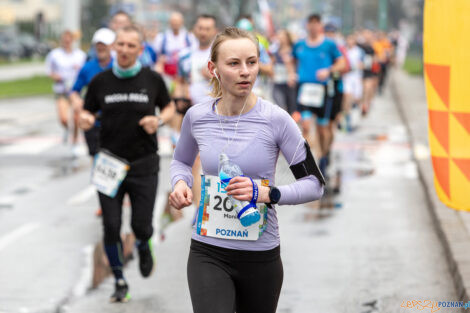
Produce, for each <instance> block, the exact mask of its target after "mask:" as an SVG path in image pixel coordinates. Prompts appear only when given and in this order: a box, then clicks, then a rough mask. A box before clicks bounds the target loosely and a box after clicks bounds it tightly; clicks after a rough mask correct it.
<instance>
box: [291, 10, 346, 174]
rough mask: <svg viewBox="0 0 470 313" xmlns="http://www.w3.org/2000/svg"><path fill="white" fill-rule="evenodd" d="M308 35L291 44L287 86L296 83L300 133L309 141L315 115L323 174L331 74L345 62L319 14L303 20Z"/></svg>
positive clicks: (330, 99)
mask: <svg viewBox="0 0 470 313" xmlns="http://www.w3.org/2000/svg"><path fill="white" fill-rule="evenodd" d="M307 32H308V36H307V38H306V39H304V40H300V41H299V42H297V43H296V44H295V45H294V48H293V51H292V56H293V61H294V62H291V64H289V66H288V70H289V85H291V86H293V85H295V83H296V82H297V90H298V95H297V110H298V111H300V112H301V116H302V133H303V136H304V138H305V139H306V140H308V141H309V142H312V140H310V138H309V137H310V129H311V117H312V114H313V115H316V117H317V123H316V124H317V133H318V139H319V148H320V156H321V158H320V169H321V170H322V173H323V175H325V174H326V173H325V170H326V165H327V158H326V155H327V154H328V150H329V143H330V138H331V136H332V129H331V127H330V116H331V114H332V109H333V96H334V86H331V85H332V84H331V83H329V82H332V80H331V79H330V78H331V74H332V73H333V72H341V71H342V70H343V69H344V68H345V67H346V62H345V60H344V58H343V56H342V55H341V52H340V51H339V49H338V47H337V45H336V43H335V42H334V41H333V40H331V39H328V38H325V35H324V34H323V24H322V22H321V16H320V15H317V14H312V15H310V16H309V17H308V19H307Z"/></svg>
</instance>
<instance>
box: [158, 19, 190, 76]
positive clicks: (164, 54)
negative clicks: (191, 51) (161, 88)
mask: <svg viewBox="0 0 470 313" xmlns="http://www.w3.org/2000/svg"><path fill="white" fill-rule="evenodd" d="M169 24H170V29H168V30H166V31H165V32H163V33H160V34H158V35H157V37H156V38H155V40H154V45H153V48H154V50H155V51H156V52H157V55H158V61H157V64H156V65H155V69H156V71H157V72H158V73H160V74H164V75H165V76H167V78H169V79H170V81H171V80H173V79H174V78H175V77H176V76H177V74H178V54H179V52H180V51H181V50H182V49H184V48H187V47H191V46H192V44H193V42H194V37H193V36H192V35H191V34H190V33H188V31H187V30H186V29H185V28H184V26H183V24H184V19H183V15H182V14H181V13H179V12H174V13H172V14H171V16H170V20H169Z"/></svg>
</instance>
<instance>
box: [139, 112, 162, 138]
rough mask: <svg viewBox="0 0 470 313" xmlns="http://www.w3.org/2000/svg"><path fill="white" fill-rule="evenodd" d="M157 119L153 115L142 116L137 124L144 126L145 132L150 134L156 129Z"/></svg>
mask: <svg viewBox="0 0 470 313" xmlns="http://www.w3.org/2000/svg"><path fill="white" fill-rule="evenodd" d="M158 124H159V119H158V117H157V116H155V115H147V116H144V117H143V118H142V119H141V120H140V121H139V125H140V126H142V127H143V128H144V130H145V131H146V132H147V134H149V135H152V134H155V132H156V131H157V128H158Z"/></svg>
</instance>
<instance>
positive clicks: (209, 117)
mask: <svg viewBox="0 0 470 313" xmlns="http://www.w3.org/2000/svg"><path fill="white" fill-rule="evenodd" d="M214 105H215V101H214V100H211V101H208V102H204V103H200V104H197V105H195V106H193V107H191V108H190V109H189V110H188V112H187V113H186V115H185V117H184V119H183V125H182V128H181V137H180V139H179V141H178V144H177V145H176V149H175V153H174V156H173V161H172V162H171V169H170V171H171V184H172V186H173V187H174V186H175V184H176V183H177V182H178V181H179V180H184V181H185V182H186V183H187V184H188V186H190V187H191V186H192V184H193V177H192V172H191V168H192V165H193V162H194V159H195V158H196V155H197V153H198V152H199V153H200V159H201V164H202V170H203V173H204V174H205V175H213V176H218V162H219V155H220V153H221V152H222V150H223V149H224V148H225V153H226V154H227V155H228V157H229V158H230V159H231V160H232V161H233V162H234V163H236V164H238V165H239V166H240V167H241V169H242V171H243V174H244V175H245V176H249V177H251V178H253V179H269V181H270V185H275V172H276V163H277V160H278V157H279V152H282V154H283V155H284V157H285V158H286V160H287V161H288V162H289V163H290V164H297V163H299V162H301V161H303V160H305V157H306V151H305V146H304V143H303V142H304V141H303V140H304V139H303V138H302V135H301V133H300V130H299V128H298V127H297V125H296V123H295V122H294V120H292V118H291V117H290V116H289V114H288V113H287V112H285V111H284V110H282V109H281V108H279V107H278V106H276V105H274V104H272V103H271V102H268V101H266V100H264V99H261V98H258V100H257V102H256V104H255V106H254V107H253V108H252V109H251V110H250V111H249V112H247V113H245V114H243V115H241V117H240V121H239V123H238V130H237V132H236V136H235V138H234V139H233V141H232V142H231V144H230V145H229V146H226V145H227V140H231V139H232V138H233V136H234V135H235V129H236V124H237V121H238V116H221V115H217V114H216V112H215V107H214ZM219 118H220V121H221V124H222V126H221V125H220V121H219ZM296 150H297V151H296ZM277 187H278V188H279V190H280V191H281V199H280V201H279V204H280V205H283V204H299V203H305V202H309V201H313V200H317V199H319V198H320V197H321V196H322V194H323V186H322V185H321V183H320V182H319V181H318V179H317V178H316V177H315V176H313V175H310V176H307V177H304V178H301V179H299V180H297V181H295V182H293V183H291V184H289V185H283V186H277ZM192 238H193V239H195V240H198V241H201V242H204V243H207V244H211V245H215V246H219V247H223V248H229V249H237V250H252V251H262V250H270V249H273V248H275V247H277V246H278V245H279V244H280V238H279V227H278V221H277V215H276V210H275V209H274V208H273V209H269V210H268V225H267V228H266V230H265V232H264V233H263V234H262V235H261V237H260V238H259V239H258V240H257V241H242V240H230V239H220V238H212V237H206V236H200V235H198V234H197V233H196V230H195V229H194V230H193V234H192Z"/></svg>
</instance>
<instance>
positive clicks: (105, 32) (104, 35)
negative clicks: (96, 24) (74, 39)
mask: <svg viewBox="0 0 470 313" xmlns="http://www.w3.org/2000/svg"><path fill="white" fill-rule="evenodd" d="M115 39H116V35H115V34H114V32H113V31H112V30H111V29H109V28H100V29H98V30H97V31H96V32H95V34H94V35H93V39H92V40H91V43H92V44H97V43H98V42H101V43H104V44H105V45H110V44H112V43H113V42H114V40H115Z"/></svg>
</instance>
